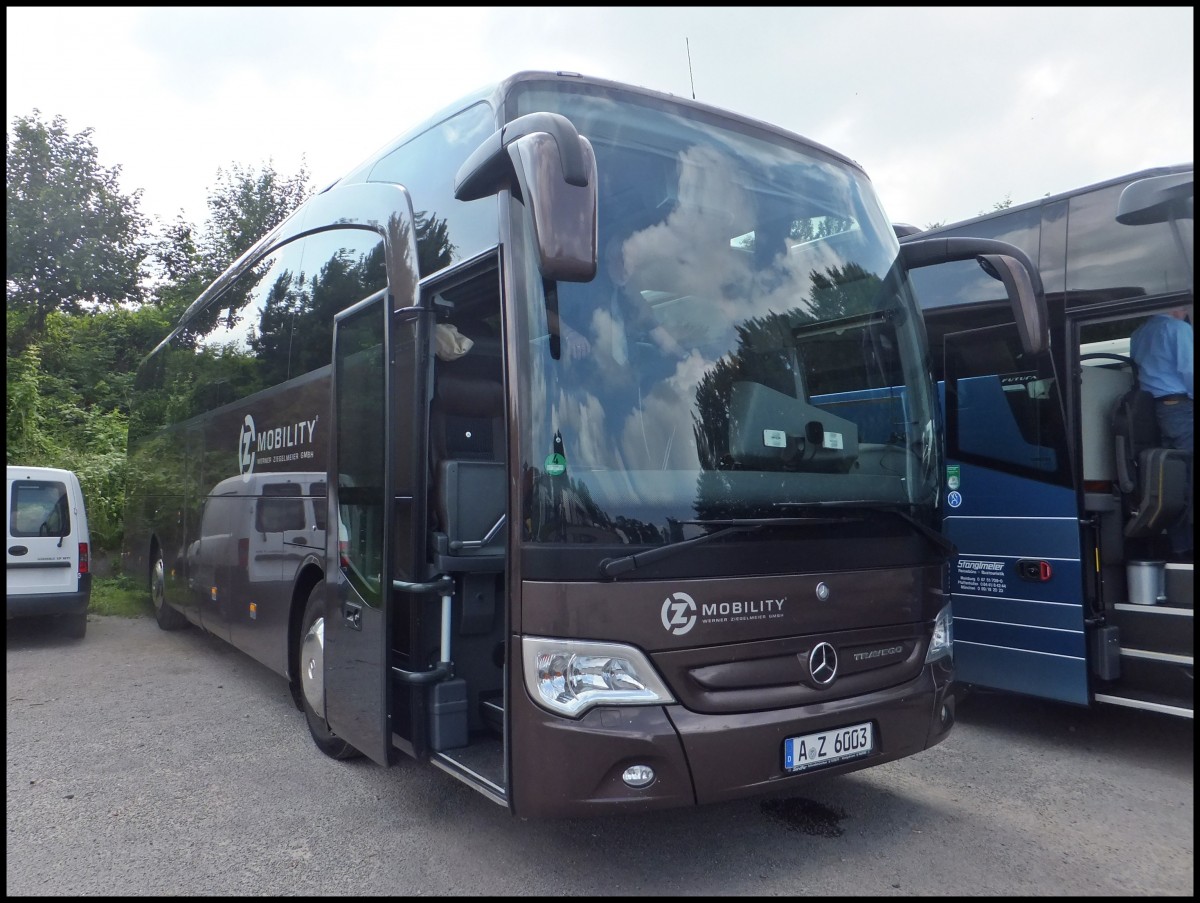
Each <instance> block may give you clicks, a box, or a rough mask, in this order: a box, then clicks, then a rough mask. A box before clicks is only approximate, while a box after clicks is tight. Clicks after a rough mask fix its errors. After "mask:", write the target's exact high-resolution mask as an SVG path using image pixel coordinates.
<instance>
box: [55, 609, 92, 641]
mask: <svg viewBox="0 0 1200 903" xmlns="http://www.w3.org/2000/svg"><path fill="white" fill-rule="evenodd" d="M60 620H61V622H62V630H63V633H64V634H66V635H67V636H69V637H70V638H71V639H73V640H82V639H83V638H84V637H85V636H87V612H86V611H85V612H84V613H83V614H81V615H63V616H62V618H61V619H60Z"/></svg>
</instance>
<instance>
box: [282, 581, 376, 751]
mask: <svg viewBox="0 0 1200 903" xmlns="http://www.w3.org/2000/svg"><path fill="white" fill-rule="evenodd" d="M324 595H325V581H324V580H322V581H321V582H320V583H318V584H317V585H316V586H314V587H313V588H312V592H310V593H309V594H308V603H307V604H306V605H305V606H304V620H303V621H302V622H301V624H300V640H299V642H300V648H299V650H298V652H297V655H296V660H297V661H298V662H299V663H300V690H301V692H300V699H301V702H302V704H303V706H304V719H305V720H306V721H307V722H308V732H309V733H310V734H311V735H312V738H313V743H315V744H317V749H319V750H321V752H323V753H325V755H327V756H329V757H330V758H331V759H352V758H354V757H355V756H359V755H362V753H360V752H359V751H358V750H357V749H355V748H354V747H353V746H351V745H350V744H349V743H347V742H346V741H345V740H343V739H342V738H341V737H339V736H338V735H337V734H335V733H334V732H333V731H331V730H330V729H329V723H328V722H327V721H326V720H325V715H324V708H325V616H324V611H323V609H324V605H323V598H324ZM318 710H320V711H318Z"/></svg>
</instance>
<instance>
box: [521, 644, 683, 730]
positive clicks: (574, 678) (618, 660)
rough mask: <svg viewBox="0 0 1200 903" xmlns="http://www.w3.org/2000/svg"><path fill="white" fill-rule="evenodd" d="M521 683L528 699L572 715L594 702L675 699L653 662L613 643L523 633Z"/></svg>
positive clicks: (655, 702) (648, 702) (636, 702)
mask: <svg viewBox="0 0 1200 903" xmlns="http://www.w3.org/2000/svg"><path fill="white" fill-rule="evenodd" d="M521 648H522V650H523V652H524V658H525V661H524V665H525V686H526V688H527V689H528V690H529V695H530V696H532V697H533V700H534V702H536V703H537V704H538V705H540V706H541V707H542V708H545V709H549V710H550V711H551V712H554V713H555V714H558V715H567V716H569V717H572V718H574V717H578V716H579V715H582V714H583V713H584V712H586V711H587V710H588V709H590V708H591V707H592V706H597V705H664V704H666V703H671V702H674V701H675V698H674V697H673V696H672V695H671V693H670V691H669V690H667V688H666V685H665V684H664V683H663V682H662V680H661V679H660V678H659V676H658V673H657V672H656V671H655V670H654V666H653V665H651V664H650V661H649V659H647V658H646V656H645V655H643V654H642V653H641V652H639V651H638V650H637V649H634V648H633V647H632V646H623V645H620V644H618V643H581V642H577V641H575V640H553V639H547V638H545V637H525V638H524V639H523V640H522V641H521Z"/></svg>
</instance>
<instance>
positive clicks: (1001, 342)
mask: <svg viewBox="0 0 1200 903" xmlns="http://www.w3.org/2000/svg"><path fill="white" fill-rule="evenodd" d="M1061 393H1062V386H1061V385H1060V382H1059V380H1058V379H1057V378H1056V377H1055V376H1054V374H1053V371H1052V370H1051V369H1050V367H1049V358H1048V356H1046V355H1043V356H1042V359H1040V360H1038V361H1030V360H1029V359H1028V358H1027V357H1026V356H1024V355H1023V354H1022V352H1021V350H1020V341H1019V338H1018V336H1017V332H1016V327H1015V326H1014V325H1013V324H1011V323H1009V324H1001V325H999V326H989V327H986V328H981V329H973V330H969V331H964V332H958V333H950V334H947V335H946V337H945V411H946V480H945V484H944V488H945V492H946V497H945V507H944V511H945V521H944V530H945V534H946V536H947V538H949V539H950V540H951V541H952V542H954V544H955V545H956V546H957V549H958V554H957V556H956V557H955V560H954V561H953V563H952V565H951V572H950V592H951V601H952V603H953V611H954V663H955V670H956V675H957V679H958V680H960V681H961V682H963V683H965V684H974V685H977V686H981V687H990V688H994V689H999V690H1008V691H1012V692H1017V693H1026V694H1030V695H1036V696H1043V697H1047V698H1051V699H1059V700H1062V701H1065V702H1073V703H1079V704H1087V703H1088V702H1089V701H1090V700H1089V695H1088V657H1087V639H1086V634H1085V622H1086V620H1087V608H1086V601H1085V598H1084V590H1083V585H1084V580H1083V576H1084V575H1083V572H1082V566H1081V555H1080V521H1079V511H1078V507H1077V496H1076V493H1075V490H1074V488H1073V477H1072V473H1073V471H1072V467H1071V462H1070V459H1069V456H1068V452H1067V444H1066V429H1065V425H1064V418H1063V404H1062V398H1061Z"/></svg>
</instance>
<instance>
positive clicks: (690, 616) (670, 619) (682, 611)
mask: <svg viewBox="0 0 1200 903" xmlns="http://www.w3.org/2000/svg"><path fill="white" fill-rule="evenodd" d="M662 625H663V627H665V628H666V629H667V630H669V631H670V632H671V633H673V634H675V636H683V635H684V634H685V633H687V632H688V631H689V630H691V629H692V628H693V627H695V626H696V602H695V600H694V599H692V597H691V596H689V595H688V594H687V593H672V594H671V595H669V596H667V598H666V599H664V600H663V604H662Z"/></svg>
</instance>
